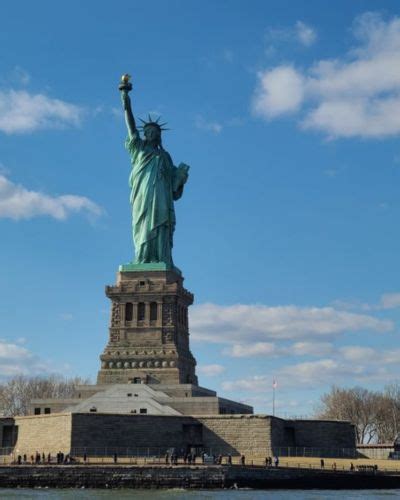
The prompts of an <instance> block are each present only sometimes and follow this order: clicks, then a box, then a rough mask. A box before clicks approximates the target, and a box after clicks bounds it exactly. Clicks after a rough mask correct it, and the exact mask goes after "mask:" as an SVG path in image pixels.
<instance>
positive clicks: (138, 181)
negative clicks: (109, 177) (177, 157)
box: [125, 131, 187, 266]
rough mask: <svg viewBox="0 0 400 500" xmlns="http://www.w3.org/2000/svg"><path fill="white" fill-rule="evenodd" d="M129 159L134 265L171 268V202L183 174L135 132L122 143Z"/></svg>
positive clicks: (180, 188)
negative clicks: (130, 165)
mask: <svg viewBox="0 0 400 500" xmlns="http://www.w3.org/2000/svg"><path fill="white" fill-rule="evenodd" d="M125 146H126V148H127V150H128V151H129V154H130V156H131V162H132V171H131V174H130V176H129V186H130V188H131V194H130V202H131V205H132V229H133V241H134V244H135V257H136V259H135V262H136V263H138V264H139V263H150V262H164V263H165V264H167V265H168V266H173V262H172V255H171V250H172V246H173V233H174V229H175V220H176V219H175V210H174V200H177V199H179V198H180V197H181V196H182V192H183V186H184V184H185V182H186V178H187V175H186V173H185V171H184V169H182V168H180V167H175V166H174V165H173V163H172V159H171V157H170V155H169V154H168V153H167V152H166V151H165V150H164V149H162V148H159V147H157V148H154V147H152V146H150V145H149V144H148V143H147V142H146V141H145V140H143V139H141V137H140V135H139V132H138V131H135V133H134V134H133V136H132V137H131V138H130V137H128V138H127V140H126V143H125Z"/></svg>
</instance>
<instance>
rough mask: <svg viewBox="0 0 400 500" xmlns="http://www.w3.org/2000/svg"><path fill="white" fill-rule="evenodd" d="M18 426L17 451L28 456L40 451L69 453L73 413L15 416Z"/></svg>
mask: <svg viewBox="0 0 400 500" xmlns="http://www.w3.org/2000/svg"><path fill="white" fill-rule="evenodd" d="M14 420H15V426H17V427H18V437H17V442H16V444H15V452H16V453H17V454H20V455H23V454H24V453H26V454H27V455H28V456H30V455H32V454H35V453H36V451H38V452H39V453H45V454H46V455H47V453H52V454H53V455H54V454H56V453H58V452H59V451H62V452H63V453H69V451H70V446H71V414H70V413H58V414H54V415H51V414H50V415H35V416H28V417H14Z"/></svg>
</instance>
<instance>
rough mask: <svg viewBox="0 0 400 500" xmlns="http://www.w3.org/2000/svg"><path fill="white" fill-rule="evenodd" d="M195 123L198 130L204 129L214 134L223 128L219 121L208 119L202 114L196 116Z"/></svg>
mask: <svg viewBox="0 0 400 500" xmlns="http://www.w3.org/2000/svg"><path fill="white" fill-rule="evenodd" d="M195 125H196V127H197V128H198V129H200V130H206V131H207V132H212V133H214V134H219V133H220V132H221V131H222V129H223V126H222V124H221V123H219V122H216V121H208V120H206V119H205V118H204V117H202V116H197V117H196V120H195Z"/></svg>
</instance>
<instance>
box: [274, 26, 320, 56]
mask: <svg viewBox="0 0 400 500" xmlns="http://www.w3.org/2000/svg"><path fill="white" fill-rule="evenodd" d="M316 39H317V33H316V31H315V29H314V28H312V27H311V26H309V25H308V24H306V23H305V22H303V21H300V20H298V21H296V24H295V25H294V26H292V27H280V28H272V27H270V28H269V29H268V30H267V32H266V41H267V42H268V47H267V53H268V54H272V53H274V52H275V51H276V47H275V45H276V44H280V43H288V42H292V43H293V42H295V43H300V44H301V45H303V46H304V47H310V46H311V45H312V44H313V43H314V42H315V41H316Z"/></svg>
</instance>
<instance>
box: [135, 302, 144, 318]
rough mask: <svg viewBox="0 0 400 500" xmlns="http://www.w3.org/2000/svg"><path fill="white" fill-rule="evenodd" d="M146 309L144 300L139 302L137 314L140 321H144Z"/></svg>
mask: <svg viewBox="0 0 400 500" xmlns="http://www.w3.org/2000/svg"><path fill="white" fill-rule="evenodd" d="M145 310H146V306H145V304H144V302H139V304H138V315H137V319H138V321H144V316H145Z"/></svg>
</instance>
